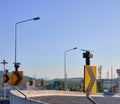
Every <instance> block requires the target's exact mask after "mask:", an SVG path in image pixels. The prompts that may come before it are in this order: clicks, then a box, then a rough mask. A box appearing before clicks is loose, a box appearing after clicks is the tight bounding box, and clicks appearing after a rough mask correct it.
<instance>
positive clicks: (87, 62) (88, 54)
mask: <svg viewBox="0 0 120 104" xmlns="http://www.w3.org/2000/svg"><path fill="white" fill-rule="evenodd" d="M83 58H85V59H86V65H90V58H93V54H91V53H90V51H86V52H85V53H83Z"/></svg>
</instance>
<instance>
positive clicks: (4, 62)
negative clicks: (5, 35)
mask: <svg viewBox="0 0 120 104" xmlns="http://www.w3.org/2000/svg"><path fill="white" fill-rule="evenodd" d="M1 64H3V69H4V74H5V73H6V70H5V65H6V64H8V62H6V61H5V60H3V62H1ZM6 74H7V73H6ZM4 99H6V83H4Z"/></svg>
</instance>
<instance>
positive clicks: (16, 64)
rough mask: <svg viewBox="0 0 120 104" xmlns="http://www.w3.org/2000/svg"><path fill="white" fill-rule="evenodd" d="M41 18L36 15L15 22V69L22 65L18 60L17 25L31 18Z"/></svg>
mask: <svg viewBox="0 0 120 104" xmlns="http://www.w3.org/2000/svg"><path fill="white" fill-rule="evenodd" d="M39 19H40V17H35V18H32V19H27V20H24V21H20V22H17V23H16V24H15V62H14V67H15V71H18V68H19V65H20V63H18V62H17V25H18V24H20V23H23V22H28V21H31V20H39Z"/></svg>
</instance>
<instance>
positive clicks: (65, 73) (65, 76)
mask: <svg viewBox="0 0 120 104" xmlns="http://www.w3.org/2000/svg"><path fill="white" fill-rule="evenodd" d="M75 49H77V47H74V48H72V49H69V50H67V51H65V52H64V78H65V79H64V80H65V85H66V82H67V72H66V53H67V52H69V51H72V50H75Z"/></svg>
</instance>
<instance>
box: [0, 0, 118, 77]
mask: <svg viewBox="0 0 120 104" xmlns="http://www.w3.org/2000/svg"><path fill="white" fill-rule="evenodd" d="M119 4H120V1H119V0H99V1H96V0H20V1H17V0H11V1H7V0H2V1H1V3H0V13H1V19H0V27H1V29H0V36H1V38H0V43H1V44H0V60H1V61H2V60H3V59H5V60H6V61H8V63H9V64H8V65H6V68H7V69H9V71H13V70H14V65H13V63H14V35H15V23H17V22H19V21H23V20H26V19H30V18H33V17H36V16H39V17H40V18H41V19H40V20H39V21H29V22H26V23H22V24H19V25H18V27H17V28H18V30H17V35H18V42H17V43H18V45H17V47H18V49H17V61H18V62H20V63H21V64H22V65H21V67H20V69H19V70H23V71H24V74H25V75H30V76H32V77H33V76H34V75H35V73H36V76H37V77H40V78H43V77H49V78H56V77H58V78H59V77H60V78H62V77H64V52H65V51H66V50H69V49H71V48H73V47H78V49H77V50H73V51H70V52H68V53H67V76H68V77H83V66H84V64H85V60H84V59H83V58H82V51H81V50H80V49H88V50H89V49H90V50H93V51H94V52H93V54H94V58H93V59H91V65H96V66H97V67H99V66H100V65H102V66H103V72H102V73H103V74H102V76H103V77H106V72H107V71H108V70H110V69H111V67H113V69H114V73H115V72H116V69H118V68H120V64H119V63H120V47H119V44H120V6H119ZM0 69H1V70H3V66H2V65H0Z"/></svg>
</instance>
